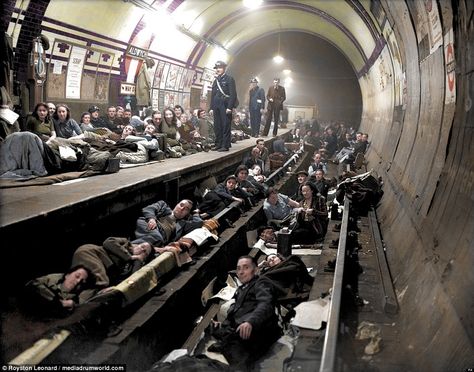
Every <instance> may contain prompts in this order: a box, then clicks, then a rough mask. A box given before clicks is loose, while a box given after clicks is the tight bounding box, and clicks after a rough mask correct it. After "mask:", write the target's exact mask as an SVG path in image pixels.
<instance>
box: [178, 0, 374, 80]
mask: <svg viewBox="0 0 474 372" xmlns="http://www.w3.org/2000/svg"><path fill="white" fill-rule="evenodd" d="M200 3H201V2H200ZM357 5H358V6H359V7H357V6H356V5H355V4H354V3H352V2H349V1H347V2H346V1H300V2H297V1H266V2H264V3H263V4H262V5H261V6H260V7H258V8H257V9H248V8H245V7H242V2H240V1H232V2H229V1H216V2H213V3H212V4H210V3H209V2H207V3H206V2H202V4H201V5H200V8H201V9H202V10H201V11H200V12H199V13H198V17H197V18H195V19H193V20H191V22H190V23H189V24H184V25H183V26H184V28H186V29H189V30H190V31H193V25H194V24H196V22H197V23H198V24H202V22H199V21H198V19H199V18H201V17H202V18H205V20H206V21H205V22H204V24H206V25H208V27H207V29H206V30H202V31H201V36H202V37H204V38H205V39H207V40H212V41H215V42H217V43H218V44H220V45H222V46H223V47H224V48H225V49H226V50H227V51H228V52H229V55H230V59H231V57H232V55H234V54H236V53H238V52H239V51H240V50H241V49H242V48H244V47H245V46H246V44H248V43H249V42H252V41H255V40H256V39H258V38H260V37H262V36H264V35H267V34H272V33H278V32H284V31H288V30H291V31H300V32H306V33H309V34H312V35H317V36H319V37H321V38H323V39H326V40H328V41H329V42H331V43H332V44H333V45H334V46H336V47H337V48H338V49H339V50H341V51H342V52H343V53H344V54H345V56H346V57H347V59H348V60H349V61H350V62H351V64H352V66H353V68H354V70H355V71H356V72H359V71H361V70H362V69H363V68H364V65H365V64H366V62H367V60H368V59H369V57H370V56H371V54H372V53H373V51H374V49H375V47H376V44H377V40H378V39H377V38H376V36H375V35H376V33H375V32H374V27H375V26H374V24H373V22H372V19H371V18H370V17H369V15H368V13H367V12H366V10H365V9H363V8H361V6H360V4H359V3H357ZM191 8H192V9H193V11H196V9H195V8H196V6H195V2H192V1H191V2H185V3H183V5H182V7H179V8H178V9H177V11H176V14H174V18H175V19H179V18H180V16H181V15H182V14H185V13H186V12H187V9H191ZM212 57H213V55H212V51H210V50H209V48H207V45H206V43H205V42H198V43H197V44H196V46H195V48H194V49H193V50H192V52H191V54H190V56H189V59H188V62H189V63H190V64H192V65H205V66H211V65H212V64H213V62H214V60H213V59H212Z"/></svg>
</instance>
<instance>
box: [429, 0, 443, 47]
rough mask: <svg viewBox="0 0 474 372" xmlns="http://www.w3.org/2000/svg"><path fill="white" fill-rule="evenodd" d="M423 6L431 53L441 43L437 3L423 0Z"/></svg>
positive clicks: (441, 31)
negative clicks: (425, 13) (426, 14)
mask: <svg viewBox="0 0 474 372" xmlns="http://www.w3.org/2000/svg"><path fill="white" fill-rule="evenodd" d="M425 8H426V12H427V13H428V24H429V30H430V32H429V34H428V35H429V38H430V53H433V52H434V51H436V49H438V48H439V47H440V46H441V45H443V29H442V26H441V20H440V19H439V13H438V5H437V4H436V1H434V0H425Z"/></svg>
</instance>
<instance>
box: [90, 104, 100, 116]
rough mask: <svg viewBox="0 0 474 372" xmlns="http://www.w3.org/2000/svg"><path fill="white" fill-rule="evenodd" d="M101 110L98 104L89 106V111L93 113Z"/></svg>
mask: <svg viewBox="0 0 474 372" xmlns="http://www.w3.org/2000/svg"><path fill="white" fill-rule="evenodd" d="M96 111H100V108H99V107H98V106H95V105H94V106H91V107H89V112H90V113H91V114H92V113H93V112H96Z"/></svg>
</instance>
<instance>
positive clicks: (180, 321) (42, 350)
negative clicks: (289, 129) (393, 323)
mask: <svg viewBox="0 0 474 372" xmlns="http://www.w3.org/2000/svg"><path fill="white" fill-rule="evenodd" d="M304 163H305V156H302V157H301V158H300V159H299V160H298V159H296V158H292V159H290V160H289V161H288V162H287V163H285V164H284V165H283V166H282V167H281V168H280V169H278V170H276V171H275V172H274V173H273V174H272V175H271V177H270V178H269V183H270V184H272V185H275V186H277V187H278V188H279V189H280V190H281V191H282V192H284V193H285V192H287V190H286V188H287V187H288V186H287V184H288V181H289V180H290V178H291V174H290V172H288V169H289V168H290V167H292V168H293V169H295V170H296V169H298V167H300V166H301V164H304ZM288 191H289V190H288ZM236 206H237V205H236V204H232V205H230V206H229V207H228V208H226V209H225V210H224V211H222V212H221V213H220V214H219V215H218V216H216V219H217V220H218V221H219V223H220V233H219V241H218V242H217V243H216V244H207V245H206V246H204V247H201V248H200V249H199V251H198V252H197V254H196V255H195V256H193V259H194V261H193V264H192V265H189V266H187V267H184V268H181V269H178V268H177V267H176V261H175V258H174V256H173V255H172V254H171V253H164V254H162V255H160V256H158V257H157V258H156V259H155V260H153V261H152V262H151V263H149V264H148V265H146V266H145V267H144V268H142V269H141V270H140V271H139V272H137V273H135V274H134V275H133V276H132V277H130V278H127V280H125V281H124V282H122V283H120V284H119V285H117V286H115V287H114V288H113V290H112V291H110V292H108V293H107V294H106V295H103V296H100V297H99V298H97V299H96V301H95V302H91V303H90V304H89V306H86V308H88V310H84V312H85V314H79V315H78V316H77V317H76V319H71V320H70V321H69V322H68V323H67V324H65V325H64V324H63V325H62V326H61V324H59V325H56V326H55V328H53V329H51V330H50V331H49V333H48V334H47V336H46V337H43V338H42V339H40V340H39V341H38V342H37V343H35V345H33V346H32V347H30V348H28V349H27V350H25V351H24V352H22V353H21V354H19V355H17V356H16V357H15V358H13V359H12V360H10V361H9V364H14V365H25V364H44V365H53V364H58V363H61V364H71V363H74V364H100V365H103V364H126V365H127V369H128V370H131V371H135V370H136V371H143V370H147V369H149V368H150V367H151V366H152V365H153V363H155V362H156V361H157V360H159V359H160V358H161V357H163V356H164V355H166V354H167V353H168V352H170V351H171V350H173V349H178V348H185V349H188V350H189V351H191V350H193V349H194V348H195V347H196V345H197V341H198V340H199V338H200V336H199V335H200V334H201V333H202V331H203V329H205V328H206V326H207V324H208V323H209V322H210V319H212V317H213V316H214V315H215V313H216V311H217V310H218V306H216V305H212V306H211V307H210V308H208V309H206V308H204V307H203V306H202V303H201V292H202V290H203V289H204V288H205V287H206V286H207V284H208V283H209V282H210V281H211V280H213V279H214V278H215V277H220V278H222V279H223V278H224V275H226V274H227V272H228V271H229V270H231V269H233V268H234V265H235V262H236V260H237V258H238V257H239V256H241V255H243V254H248V253H249V252H251V254H254V255H258V254H259V252H258V251H257V250H255V249H253V250H252V248H251V243H250V242H249V240H248V236H247V232H248V231H249V230H253V229H255V228H257V227H258V226H261V225H262V223H263V221H264V215H263V210H262V206H263V201H261V202H260V203H259V204H258V205H256V206H254V207H252V208H251V209H250V210H249V211H247V212H246V213H244V214H243V215H240V212H239V211H238V209H237V208H236ZM349 209H350V208H349V201H348V200H346V201H345V203H344V208H343V210H344V213H343V217H342V222H341V231H340V233H334V232H330V231H331V228H332V226H333V225H334V224H335V222H338V221H331V222H330V226H329V229H328V231H329V232H328V234H327V236H326V240H325V242H324V243H323V246H326V247H327V246H329V244H330V242H331V240H334V239H336V238H338V239H339V246H338V249H337V250H334V249H323V250H322V254H321V255H320V256H302V259H303V261H304V262H305V264H306V265H307V267H312V268H313V269H314V271H315V272H316V280H315V283H314V285H313V288H312V290H311V293H310V298H309V300H314V299H317V298H320V297H321V296H326V297H327V298H329V297H330V298H331V301H330V305H329V306H330V310H329V318H328V322H327V326H326V327H324V328H323V329H322V330H305V329H301V331H300V334H299V337H298V338H297V341H296V344H295V349H294V351H293V358H292V359H291V360H290V361H287V362H286V363H287V365H291V366H292V368H298V369H300V370H303V371H306V370H318V369H319V370H320V371H333V370H336V363H337V353H338V351H337V345H338V333H339V326H340V308H341V298H342V292H343V282H344V263H345V258H346V236H347V228H348V219H349V215H348V211H349ZM313 248H321V247H320V246H318V247H313ZM293 253H294V254H298V250H294V252H293ZM327 261H333V262H336V265H335V267H334V271H331V270H328V271H326V270H325V266H327V265H326V262H327ZM329 288H331V290H329ZM329 293H331V295H330V296H328V294H329ZM201 317H202V320H201V321H200V322H199V324H197V325H196V324H195V321H196V319H198V318H201ZM281 367H282V368H283V366H281Z"/></svg>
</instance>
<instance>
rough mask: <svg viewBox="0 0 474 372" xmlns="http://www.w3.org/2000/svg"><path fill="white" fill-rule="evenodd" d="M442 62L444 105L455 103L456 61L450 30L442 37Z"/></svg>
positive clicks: (452, 36)
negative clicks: (443, 63) (443, 69)
mask: <svg viewBox="0 0 474 372" xmlns="http://www.w3.org/2000/svg"><path fill="white" fill-rule="evenodd" d="M444 60H445V63H446V93H445V99H444V103H445V104H449V103H454V102H456V74H455V68H456V61H455V59H454V35H453V29H450V30H449V31H448V32H447V34H446V35H444Z"/></svg>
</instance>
